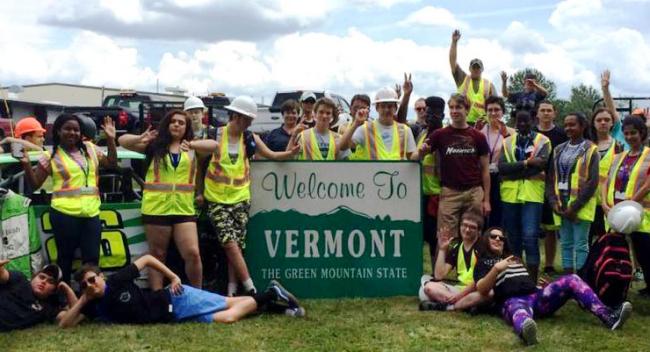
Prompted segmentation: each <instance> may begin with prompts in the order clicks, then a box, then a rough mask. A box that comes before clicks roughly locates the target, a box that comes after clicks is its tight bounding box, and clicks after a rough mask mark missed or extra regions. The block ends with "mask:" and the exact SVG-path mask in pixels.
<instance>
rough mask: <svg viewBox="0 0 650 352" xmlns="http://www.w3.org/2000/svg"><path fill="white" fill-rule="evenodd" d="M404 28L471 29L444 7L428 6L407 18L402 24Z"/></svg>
mask: <svg viewBox="0 0 650 352" xmlns="http://www.w3.org/2000/svg"><path fill="white" fill-rule="evenodd" d="M400 25H402V26H431V27H450V28H463V29H464V28H469V25H468V24H467V23H465V22H463V21H460V20H458V19H456V17H455V16H454V14H453V13H451V11H449V10H447V9H445V8H442V7H433V6H426V7H423V8H421V9H419V10H417V11H415V12H413V13H411V14H410V15H408V16H407V17H406V19H404V20H403V21H401V22H400Z"/></svg>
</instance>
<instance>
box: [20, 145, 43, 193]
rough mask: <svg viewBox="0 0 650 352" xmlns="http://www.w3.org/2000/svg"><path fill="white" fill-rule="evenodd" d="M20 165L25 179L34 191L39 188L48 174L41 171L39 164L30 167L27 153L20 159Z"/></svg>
mask: <svg viewBox="0 0 650 352" xmlns="http://www.w3.org/2000/svg"><path fill="white" fill-rule="evenodd" d="M20 164H21V165H22V167H23V170H24V171H25V179H26V180H27V182H28V183H29V184H30V185H31V186H32V187H33V188H34V189H38V188H40V187H41V186H42V185H43V182H45V180H46V179H47V177H48V176H49V174H48V172H47V171H46V170H45V169H43V167H42V166H41V165H40V163H39V164H38V165H37V166H36V167H32V163H31V162H30V161H29V155H28V153H25V154H24V155H23V157H22V158H21V159H20Z"/></svg>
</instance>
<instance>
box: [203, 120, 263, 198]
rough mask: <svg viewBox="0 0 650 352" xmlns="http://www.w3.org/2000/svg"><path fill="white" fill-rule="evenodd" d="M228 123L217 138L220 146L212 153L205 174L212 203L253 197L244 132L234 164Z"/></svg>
mask: <svg viewBox="0 0 650 352" xmlns="http://www.w3.org/2000/svg"><path fill="white" fill-rule="evenodd" d="M228 138H230V136H229V135H228V125H226V126H225V127H223V129H222V132H221V136H220V137H219V139H218V140H217V142H219V147H218V148H217V151H215V152H214V153H213V154H212V159H211V160H210V165H209V166H208V171H207V173H206V175H205V190H204V191H203V195H204V196H205V199H207V200H208V201H209V202H212V203H221V204H235V203H239V202H243V201H247V200H249V199H250V198H251V192H250V188H249V185H250V175H249V164H248V158H247V157H246V148H244V134H243V133H242V134H240V135H239V152H238V154H237V160H236V161H235V163H234V164H233V163H232V162H231V160H230V156H229V155H228Z"/></svg>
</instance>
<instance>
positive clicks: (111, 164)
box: [99, 116, 117, 169]
mask: <svg viewBox="0 0 650 352" xmlns="http://www.w3.org/2000/svg"><path fill="white" fill-rule="evenodd" d="M102 128H103V129H104V133H105V134H106V147H107V155H106V156H105V157H102V158H100V159H99V163H100V165H101V166H102V167H103V168H106V169H114V168H116V167H117V146H116V145H115V122H114V121H113V119H111V118H110V117H108V116H106V117H104V124H103V125H102Z"/></svg>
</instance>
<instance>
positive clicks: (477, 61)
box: [469, 59, 483, 70]
mask: <svg viewBox="0 0 650 352" xmlns="http://www.w3.org/2000/svg"><path fill="white" fill-rule="evenodd" d="M474 66H478V67H480V68H481V70H482V69H483V61H481V59H472V61H470V62H469V68H472V67H474Z"/></svg>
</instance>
